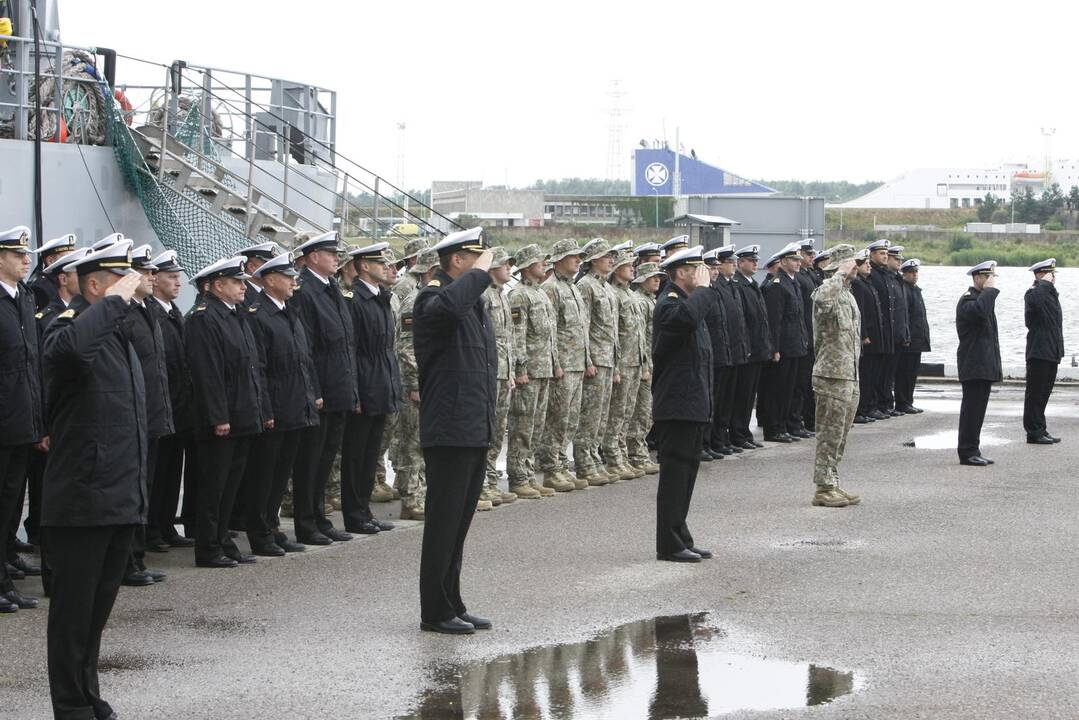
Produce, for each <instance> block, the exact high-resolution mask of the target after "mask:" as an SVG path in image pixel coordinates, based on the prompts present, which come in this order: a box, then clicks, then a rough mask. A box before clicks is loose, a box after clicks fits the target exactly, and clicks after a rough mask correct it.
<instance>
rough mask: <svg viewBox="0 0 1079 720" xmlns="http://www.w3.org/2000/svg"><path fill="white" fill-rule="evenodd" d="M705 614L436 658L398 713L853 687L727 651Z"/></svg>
mask: <svg viewBox="0 0 1079 720" xmlns="http://www.w3.org/2000/svg"><path fill="white" fill-rule="evenodd" d="M706 620H707V614H705V613H701V614H697V615H677V616H671V617H658V618H655V619H654V620H643V621H640V622H635V623H629V624H627V625H621V626H619V627H617V628H614V629H613V630H610V631H608V632H606V633H605V634H603V635H601V636H599V637H597V638H594V639H592V640H587V641H585V642H581V643H576V644H573V645H556V646H550V647H542V648H534V649H532V650H527V651H525V652H522V653H518V654H515V655H506V656H503V657H499V658H496V659H494V660H492V661H491V662H488V663H474V664H471V665H467V666H464V667H451V666H446V665H442V666H439V667H437V668H436V671H435V677H434V686H433V687H432V688H430V689H429V690H428V691H427V692H426V693H425V694H424V696H423V697H422V698H421V700H420V704H419V707H417V708H416V710H414V711H413V712H412V713H411V714H408V715H405V716H404V717H405V718H414V719H416V720H431V719H433V718H447V719H449V718H460V719H461V720H466V719H469V720H471V719H473V718H475V719H476V720H486V719H488V718H491V719H494V718H594V719H596V720H599V719H601V718H618V719H619V720H622V719H623V718H626V719H633V718H640V719H642V720H644V719H647V720H662V719H664V718H696V717H709V716H714V715H720V714H724V713H730V712H734V711H737V710H777V709H784V708H796V707H805V706H807V705H822V704H825V703H828V702H831V701H832V700H834V699H835V698H837V697H839V696H841V695H847V694H850V693H851V692H853V691H854V690H856V689H858V686H859V685H860V682H861V680H860V678H857V677H856V676H855V674H854V673H852V672H845V671H841V670H835V669H832V668H828V667H820V666H817V665H812V664H809V663H798V662H789V661H784V660H771V659H766V658H755V657H748V656H745V655H737V654H734V653H731V652H727V651H726V650H725V649H724V648H723V644H724V643H723V640H724V637H723V633H722V631H720V630H717V629H716V628H714V627H712V626H710V625H708V624H707V622H706Z"/></svg>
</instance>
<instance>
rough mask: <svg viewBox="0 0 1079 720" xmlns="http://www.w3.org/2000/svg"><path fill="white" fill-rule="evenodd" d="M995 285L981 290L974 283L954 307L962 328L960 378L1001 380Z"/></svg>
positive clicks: (959, 329)
mask: <svg viewBox="0 0 1079 720" xmlns="http://www.w3.org/2000/svg"><path fill="white" fill-rule="evenodd" d="M999 294H1000V291H999V290H997V289H996V288H985V289H984V290H980V291H979V290H978V289H976V288H974V287H973V286H972V287H971V288H970V289H969V290H967V291H966V292H965V293H963V296H962V297H961V298H959V304H958V305H956V308H955V329H956V330H957V331H958V332H959V351H958V353H957V355H958V360H959V381H960V382H963V381H964V380H988V381H989V382H1000V381H1001V380H1002V379H1003V377H1004V373H1003V371H1002V369H1001V367H1000V339H999V337H998V336H997V314H996V309H995V308H996V303H997V295H999Z"/></svg>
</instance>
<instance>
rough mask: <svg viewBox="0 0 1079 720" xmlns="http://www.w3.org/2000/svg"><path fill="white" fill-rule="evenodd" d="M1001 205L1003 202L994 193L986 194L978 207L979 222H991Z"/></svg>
mask: <svg viewBox="0 0 1079 720" xmlns="http://www.w3.org/2000/svg"><path fill="white" fill-rule="evenodd" d="M1000 205H1001V201H1000V200H998V199H997V196H996V195H994V194H993V193H986V194H985V199H984V200H982V203H981V205H979V206H978V222H990V221H991V220H992V218H993V213H995V212H996V211H997V210H998V209H999V208H1000Z"/></svg>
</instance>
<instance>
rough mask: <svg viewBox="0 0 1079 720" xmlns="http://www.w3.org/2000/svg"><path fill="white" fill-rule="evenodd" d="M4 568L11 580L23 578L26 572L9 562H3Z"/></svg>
mask: <svg viewBox="0 0 1079 720" xmlns="http://www.w3.org/2000/svg"><path fill="white" fill-rule="evenodd" d="M4 570H5V572H7V576H8V577H9V578H11V579H12V580H25V579H26V573H24V572H23V571H22V570H20V569H19V568H17V567H15V566H14V565H12V564H11V563H9V562H6V563H4Z"/></svg>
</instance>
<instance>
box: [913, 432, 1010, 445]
mask: <svg viewBox="0 0 1079 720" xmlns="http://www.w3.org/2000/svg"><path fill="white" fill-rule="evenodd" d="M1010 442H1011V440H1007V439H1005V438H1002V437H1000V436H999V435H994V434H992V433H982V436H981V445H982V447H997V446H999V445H1007V444H1008V443H1010ZM903 445H904V447H912V448H921V449H922V450H955V448H956V446H958V445H959V431H958V430H942V431H940V432H936V433H932V434H931V435H918V436H917V437H915V438H914V439H913V440H908V441H906V442H905V443H903Z"/></svg>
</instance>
